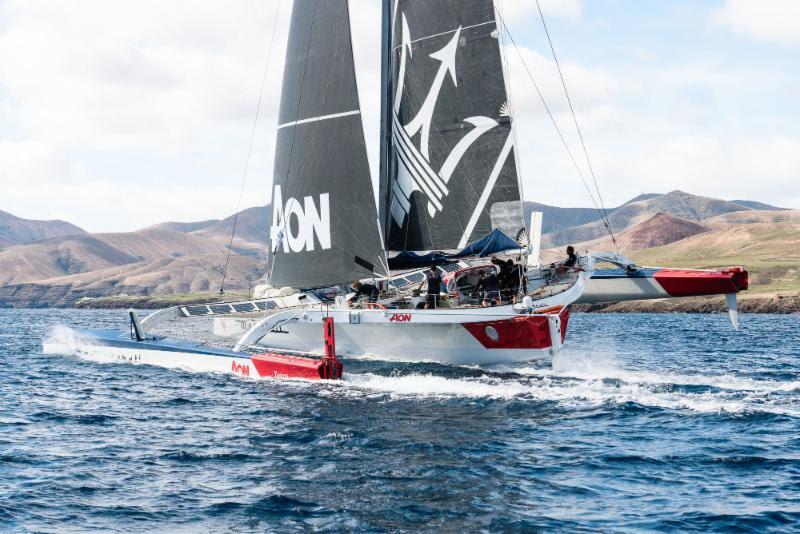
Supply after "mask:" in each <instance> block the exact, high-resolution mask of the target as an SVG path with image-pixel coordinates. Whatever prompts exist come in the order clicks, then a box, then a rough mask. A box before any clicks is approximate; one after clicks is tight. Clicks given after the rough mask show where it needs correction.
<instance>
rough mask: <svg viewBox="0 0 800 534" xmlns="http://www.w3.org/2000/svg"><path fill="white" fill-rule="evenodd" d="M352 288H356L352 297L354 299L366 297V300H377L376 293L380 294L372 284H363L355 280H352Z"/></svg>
mask: <svg viewBox="0 0 800 534" xmlns="http://www.w3.org/2000/svg"><path fill="white" fill-rule="evenodd" d="M353 289H355V290H356V294H355V295H353V299H355V300H358V299H359V298H361V297H366V299H367V302H377V301H378V295H379V294H380V291H379V290H378V288H377V287H375V286H374V285H372V284H364V283H362V282H359V281H358V280H356V281H355V282H353Z"/></svg>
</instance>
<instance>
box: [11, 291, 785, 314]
mask: <svg viewBox="0 0 800 534" xmlns="http://www.w3.org/2000/svg"><path fill="white" fill-rule="evenodd" d="M43 297H45V298H35V299H30V298H18V299H11V300H9V299H0V308H65V309H66V308H77V309H127V308H137V309H160V308H168V307H170V306H179V305H192V304H202V303H208V302H221V301H231V300H239V299H246V298H247V294H239V293H227V294H226V295H225V298H224V299H221V298H219V296H218V295H216V294H214V293H190V294H182V295H146V296H134V295H115V296H96V297H95V296H93V297H85V296H84V297H80V298H68V297H67V298H63V296H62V298H57V299H49V298H47V297H46V296H43ZM738 309H739V312H740V313H778V314H794V313H800V292H781V293H775V294H763V293H762V294H747V293H746V292H743V293H740V294H739V302H738ZM574 310H575V311H576V312H579V313H727V306H726V304H725V297H724V296H721V295H714V296H710V297H689V298H674V299H656V300H637V301H629V302H614V303H607V304H577V305H575V306H574Z"/></svg>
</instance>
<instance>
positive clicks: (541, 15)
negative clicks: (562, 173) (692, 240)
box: [536, 0, 619, 252]
mask: <svg viewBox="0 0 800 534" xmlns="http://www.w3.org/2000/svg"><path fill="white" fill-rule="evenodd" d="M536 8H537V9H538V10H539V18H540V19H541V20H542V27H543V28H544V33H545V35H546V36H547V43H548V44H549V45H550V51H551V52H552V53H553V61H555V63H556V69H557V70H558V77H559V78H560V79H561V87H563V88H564V96H566V97H567V103H568V104H569V111H570V113H571V114H572V122H574V123H575V130H577V132H578V139H580V141H581V147H583V155H584V156H585V157H586V164H587V165H588V167H589V173H590V174H591V175H592V181H593V182H594V188H595V191H597V198H598V200H599V201H600V208H601V209H602V210H603V216H604V221H603V222H604V223H605V225H606V229H607V230H608V233H609V234H610V235H611V241H612V242H613V243H614V247H615V248H617V252H619V248H618V247H617V239H616V237H615V236H614V230H613V229H612V228H611V221H610V220H609V219H608V212H607V211H606V206H605V204H604V203H603V196H602V195H601V194H600V186H598V185H597V176H596V175H595V173H594V167H593V166H592V161H591V159H590V158H589V151H588V150H587V149H586V143H585V142H584V140H583V132H582V131H581V127H580V126H579V125H578V117H577V115H576V114H575V108H574V107H573V106H572V98H570V96H569V91H568V90H567V82H566V81H565V80H564V73H563V72H561V64H560V63H559V62H558V57H557V56H556V49H555V47H553V40H552V39H551V38H550V31H549V30H548V29H547V23H546V22H545V20H544V13H543V12H542V6H541V5H540V4H539V0H536Z"/></svg>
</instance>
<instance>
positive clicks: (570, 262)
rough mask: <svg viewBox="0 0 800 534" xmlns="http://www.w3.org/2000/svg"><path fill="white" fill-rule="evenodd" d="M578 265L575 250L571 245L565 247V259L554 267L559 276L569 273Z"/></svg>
mask: <svg viewBox="0 0 800 534" xmlns="http://www.w3.org/2000/svg"><path fill="white" fill-rule="evenodd" d="M577 265H578V255H577V254H575V248H573V246H572V245H570V246H568V247H567V259H566V260H564V261H562V262H561V264H560V265H559V266H558V267H556V273H557V274H559V275H561V274H564V273H566V272H567V271H569V270H570V269H572V268H574V267H576V266H577Z"/></svg>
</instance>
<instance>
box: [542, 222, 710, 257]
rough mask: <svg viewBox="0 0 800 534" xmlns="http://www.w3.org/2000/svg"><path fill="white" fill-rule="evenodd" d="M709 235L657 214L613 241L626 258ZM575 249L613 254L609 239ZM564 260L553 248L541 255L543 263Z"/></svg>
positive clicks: (702, 229)
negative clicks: (645, 250) (643, 250)
mask: <svg viewBox="0 0 800 534" xmlns="http://www.w3.org/2000/svg"><path fill="white" fill-rule="evenodd" d="M708 231H709V228H708V227H706V226H704V225H702V224H699V223H696V222H694V221H690V220H688V219H681V218H679V217H673V216H672V215H667V214H666V213H663V212H659V213H656V214H655V215H653V216H652V217H650V218H649V219H647V220H645V221H642V222H640V223H639V224H636V225H634V226H632V227H631V228H628V229H627V230H625V231H623V232H622V233H620V234H618V235H616V236H615V237H616V239H617V246H618V247H619V250H620V251H622V252H623V253H626V254H627V253H630V252H633V251H635V250H642V249H648V248H652V247H660V246H663V245H668V244H670V243H674V242H676V241H680V240H681V239H686V238H687V237H691V236H694V235H697V234H702V233H704V232H708ZM574 246H575V248H576V250H578V251H579V252H581V253H582V252H583V251H584V250H589V251H594V252H598V251H603V250H608V251H613V250H614V243H613V242H612V241H611V238H610V237H601V238H599V239H593V240H591V241H584V242H580V243H575V244H574ZM563 256H564V253H563V248H562V247H556V248H552V249H549V250H546V251H543V252H542V260H543V261H545V262H551V261H555V260H557V259H560V258H561V257H563Z"/></svg>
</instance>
